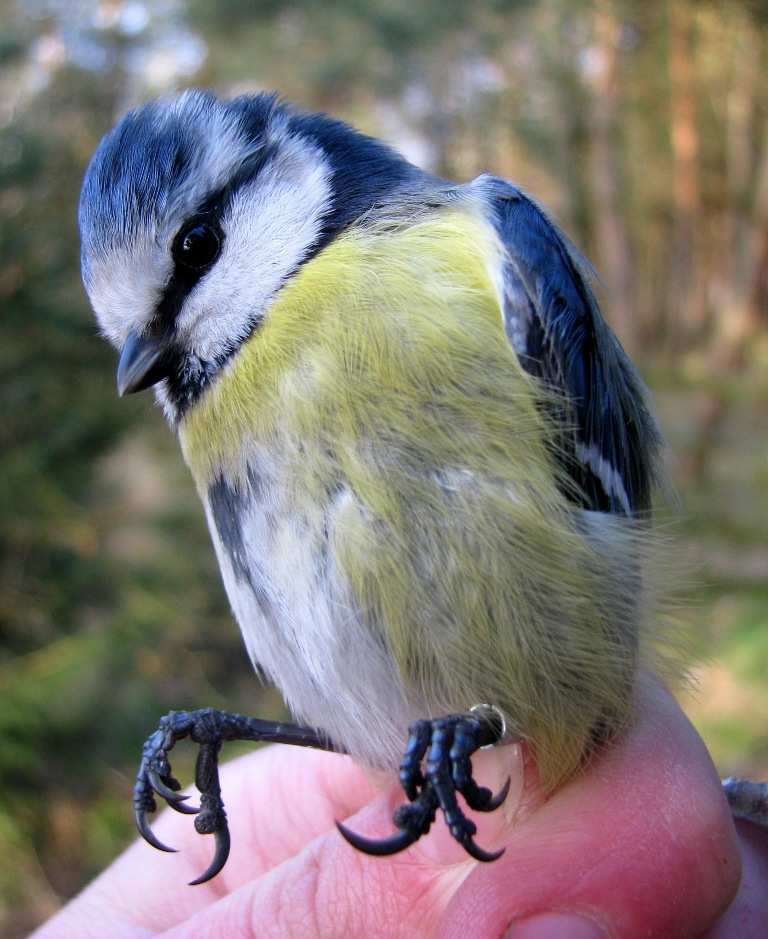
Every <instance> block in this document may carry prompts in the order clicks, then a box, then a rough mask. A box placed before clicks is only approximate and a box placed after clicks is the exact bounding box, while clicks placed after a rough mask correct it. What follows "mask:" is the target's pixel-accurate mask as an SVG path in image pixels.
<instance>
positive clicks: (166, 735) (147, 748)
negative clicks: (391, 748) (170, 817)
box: [133, 708, 343, 884]
mask: <svg viewBox="0 0 768 939" xmlns="http://www.w3.org/2000/svg"><path fill="white" fill-rule="evenodd" d="M185 737H189V738H190V739H191V740H192V741H193V742H194V743H197V744H199V745H200V750H199V752H198V756H197V766H196V770H195V783H196V785H197V788H198V789H199V790H200V807H199V808H195V807H194V806H189V805H187V804H186V799H187V798H188V797H187V796H185V795H182V794H181V793H180V791H179V790H180V789H181V785H180V783H179V781H178V780H177V779H175V778H174V777H173V775H172V772H171V764H170V762H169V760H168V754H169V752H170V751H171V750H172V749H173V747H174V745H175V744H176V742H177V741H178V740H182V739H184V738H185ZM226 740H252V741H264V742H268V743H291V744H294V745H295V746H300V747H315V748H317V749H319V750H335V751H337V752H343V751H341V750H340V749H339V748H337V747H335V746H334V745H333V743H331V741H330V740H328V738H327V737H325V736H324V735H323V734H322V733H320V731H318V730H315V729H313V728H311V727H299V726H296V725H294V724H282V723H279V722H276V721H263V720H258V719H257V718H255V717H245V716H243V715H242V714H231V713H229V712H227V711H216V710H214V709H213V708H203V709H201V710H198V711H171V712H170V713H169V714H166V715H165V717H163V718H161V720H160V723H159V725H158V728H157V730H156V731H155V732H154V733H153V734H151V735H150V736H149V738H148V739H147V741H146V743H145V744H144V749H143V751H142V756H141V765H140V767H139V772H138V775H137V777H136V784H135V786H134V789H133V806H134V813H135V817H136V825H137V827H138V829H139V832H140V833H141V835H142V837H143V838H144V839H145V840H146V841H148V842H149V844H151V845H152V846H153V847H155V848H158V849H159V850H161V851H173V850H175V849H174V848H169V847H167V846H166V845H164V844H163V843H162V842H161V841H159V840H158V838H157V837H156V836H155V835H154V833H153V832H152V829H151V828H150V827H149V823H148V821H147V814H148V813H150V812H154V811H155V810H156V809H157V802H156V796H160V797H161V798H162V799H164V800H165V801H166V802H167V803H168V805H169V806H170V807H171V808H172V809H175V811H177V812H183V813H185V814H190V815H196V816H197V817H196V818H195V829H196V830H197V831H198V832H199V833H200V834H201V835H202V834H212V835H214V837H215V839H216V852H215V854H214V858H213V861H212V862H211V864H210V866H209V867H208V870H206V872H205V873H204V874H202V876H200V877H198V878H197V879H196V880H193V881H192V883H193V884H202V883H205V882H206V881H207V880H210V879H211V878H212V877H215V876H216V874H218V873H219V871H220V870H221V869H222V868H223V867H224V864H225V863H226V861H227V857H228V855H229V844H230V839H229V828H228V826H227V815H226V812H225V811H224V803H223V801H222V799H221V787H220V785H219V751H220V750H221V746H222V744H223V743H224V742H225V741H226Z"/></svg>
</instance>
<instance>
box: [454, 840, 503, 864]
mask: <svg viewBox="0 0 768 939" xmlns="http://www.w3.org/2000/svg"><path fill="white" fill-rule="evenodd" d="M460 843H461V846H462V848H464V850H465V851H466V852H467V854H469V855H471V856H472V857H473V858H474V859H475V860H476V861H483V863H486V864H487V863H489V862H490V861H497V860H498V859H499V858H500V857H501V855H502V854H503V853H504V850H505V849H504V848H500V849H499V850H498V851H486V850H485V849H484V848H481V847H480V846H479V845H476V844H475V842H474V841H473V840H472V838H465V839H463V840H462V841H461V842H460Z"/></svg>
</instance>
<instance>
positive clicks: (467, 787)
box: [337, 714, 510, 861]
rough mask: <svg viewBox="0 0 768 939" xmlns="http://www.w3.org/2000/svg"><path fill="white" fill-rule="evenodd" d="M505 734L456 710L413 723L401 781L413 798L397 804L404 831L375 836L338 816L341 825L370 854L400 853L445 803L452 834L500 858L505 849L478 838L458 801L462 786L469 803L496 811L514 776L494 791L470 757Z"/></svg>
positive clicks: (477, 853) (475, 850)
mask: <svg viewBox="0 0 768 939" xmlns="http://www.w3.org/2000/svg"><path fill="white" fill-rule="evenodd" d="M501 736H502V728H501V727H500V726H498V725H495V724H492V723H489V722H488V721H485V720H481V719H480V718H478V717H475V716H473V715H467V714H453V715H450V716H449V717H441V718H438V719H437V720H423V721H417V722H416V723H415V724H413V725H412V726H411V728H410V736H409V739H408V745H407V747H406V751H405V756H404V758H403V762H402V763H401V764H400V783H401V785H402V787H403V791H404V792H405V794H406V796H407V797H408V799H409V802H408V803H406V804H404V805H401V806H399V807H398V808H397V809H396V810H395V813H394V816H393V821H394V823H395V826H396V827H397V828H398V829H399V831H398V832H396V833H395V834H394V835H391V836H390V837H388V838H382V839H381V840H372V839H370V838H364V837H362V836H361V835H358V834H357V833H356V832H353V831H351V830H350V829H349V828H347V827H346V826H344V825H342V824H340V823H338V822H337V827H338V829H339V831H340V832H341V834H342V835H343V836H344V837H345V838H346V839H347V841H349V843H350V844H352V845H353V846H354V847H356V848H358V849H359V850H360V851H364V852H365V853H366V854H374V855H384V854H396V853H397V852H398V851H402V850H404V849H405V848H407V847H409V846H410V845H412V844H414V842H416V841H418V840H419V838H421V837H422V835H425V834H426V833H427V832H428V831H429V829H430V827H431V825H432V822H433V821H434V820H435V815H436V812H437V809H438V808H440V809H442V812H443V817H444V818H445V822H446V824H447V825H448V828H449V830H450V832H451V834H452V835H453V837H454V838H455V839H456V840H457V841H458V842H459V844H460V845H461V846H462V847H463V848H464V850H465V851H466V852H467V853H468V854H470V855H471V856H472V857H473V858H475V859H476V860H478V861H494V860H496V858H498V857H500V856H501V854H503V850H502V851H495V852H489V851H484V850H483V849H482V848H480V847H478V845H476V844H475V842H474V840H473V839H474V835H475V832H476V830H477V828H476V826H475V823H474V822H473V821H471V820H470V819H468V818H467V817H466V815H465V814H464V812H463V810H462V809H461V807H460V806H459V803H458V800H457V798H456V793H457V792H460V793H461V794H462V795H463V796H464V799H465V801H466V803H467V805H468V806H469V807H470V808H472V809H476V810H477V811H480V812H492V811H493V810H494V809H497V808H498V807H499V806H500V805H501V803H502V802H503V801H504V799H505V798H506V797H507V793H508V792H509V783H510V781H509V780H507V782H506V783H505V785H504V786H503V788H502V789H501V791H500V792H499V793H498V794H497V795H495V796H494V795H493V793H492V792H491V790H490V789H486V788H485V787H484V786H478V785H477V783H476V782H475V780H474V779H473V777H472V763H471V760H470V757H471V755H472V754H473V753H474V752H475V751H476V750H479V749H480V748H481V747H485V746H488V745H490V744H494V743H497V742H498V741H499V739H500V738H501ZM422 764H423V769H422Z"/></svg>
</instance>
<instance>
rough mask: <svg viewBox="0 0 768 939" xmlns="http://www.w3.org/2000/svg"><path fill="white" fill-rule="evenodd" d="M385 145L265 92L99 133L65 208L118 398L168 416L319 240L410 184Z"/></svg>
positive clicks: (189, 103) (189, 98) (201, 102)
mask: <svg viewBox="0 0 768 939" xmlns="http://www.w3.org/2000/svg"><path fill="white" fill-rule="evenodd" d="M416 175H417V171H416V170H415V169H414V168H413V167H412V166H411V165H410V164H408V163H407V162H406V161H405V160H404V159H402V158H401V157H399V156H398V155H397V154H396V153H394V152H393V151H392V150H390V149H389V148H387V147H386V146H384V145H383V144H381V143H379V142H378V141H375V140H372V139H371V138H368V137H365V136H363V135H361V134H359V133H357V132H356V131H354V130H352V129H351V128H350V127H348V126H346V125H345V124H342V123H340V122H338V121H333V120H331V119H330V118H327V117H325V116H323V115H313V114H302V113H299V112H295V111H293V110H292V109H290V108H289V107H287V106H286V105H284V104H281V103H280V102H278V100H277V99H276V97H275V96H274V95H267V94H263V95H256V96H247V97H241V98H235V99H233V100H230V101H222V100H219V99H218V98H216V96H215V95H213V94H211V93H209V92H204V91H194V90H193V91H186V92H184V93H182V94H181V95H178V96H176V97H172V98H167V99H158V100H156V101H152V102H150V103H148V104H146V105H144V106H143V107H141V108H139V109H137V110H135V111H131V112H130V113H128V114H127V115H126V116H125V117H124V118H123V119H122V120H121V121H120V123H119V124H118V125H117V126H116V127H115V128H114V129H113V130H112V131H110V132H109V133H108V134H107V135H106V136H105V137H104V139H103V140H102V141H101V144H100V145H99V147H98V149H97V151H96V153H95V154H94V156H93V159H92V160H91V163H90V165H89V167H88V170H87V173H86V176H85V180H84V182H83V188H82V193H81V197H80V207H79V224H80V234H81V245H82V247H81V256H82V270H83V281H84V283H85V287H86V290H87V292H88V295H89V297H90V300H91V303H92V305H93V308H94V310H95V313H96V317H97V319H98V321H99V324H100V326H101V329H102V331H103V332H104V333H105V335H106V336H107V337H108V339H109V340H110V341H111V342H112V343H113V344H114V345H115V346H116V347H117V348H118V349H119V350H120V363H119V366H118V375H117V381H118V390H119V392H120V394H129V393H131V392H136V391H141V390H143V389H144V388H148V387H150V386H153V385H156V386H157V388H158V392H159V395H160V398H161V400H162V401H163V403H164V405H165V408H166V412H167V414H168V416H169V417H170V418H171V420H175V419H178V418H179V417H180V416H181V415H182V414H183V413H184V410H185V409H186V408H187V407H188V406H189V405H190V404H192V403H193V402H194V401H195V399H196V398H197V396H198V395H199V394H200V393H201V392H202V391H203V390H204V389H205V387H206V386H207V385H208V384H209V383H210V382H211V381H213V380H214V379H215V376H216V374H217V373H218V372H219V371H220V369H222V368H223V367H224V366H225V364H226V362H227V361H228V359H229V358H230V357H231V356H232V355H233V354H234V353H236V351H237V350H238V348H239V347H240V346H241V345H242V343H243V342H244V341H245V340H246V339H247V338H248V337H249V336H250V335H251V334H252V333H253V332H254V331H255V330H256V329H258V327H259V324H260V323H261V322H262V321H263V320H264V318H265V317H266V316H267V315H268V311H269V307H270V304H271V301H272V300H273V298H274V297H275V295H276V293H277V292H278V290H279V289H280V287H281V286H282V285H283V284H284V283H285V282H286V280H287V279H289V278H290V277H291V275H292V274H293V273H294V272H295V271H296V270H297V269H298V267H299V266H300V265H301V264H302V263H303V262H304V261H306V260H307V259H308V258H310V257H312V256H313V255H314V254H315V253H317V251H319V250H321V249H322V247H323V246H324V245H325V244H326V243H327V242H328V241H329V240H331V239H332V238H333V237H334V235H335V234H336V233H337V232H338V231H341V230H342V229H343V228H345V227H346V226H348V225H349V224H350V223H351V222H352V221H354V219H355V218H358V217H359V216H360V215H362V214H364V213H365V212H366V211H367V210H369V209H370V208H371V206H373V205H374V204H376V203H377V201H379V200H381V199H383V198H385V197H386V196H387V194H388V193H390V192H392V191H393V190H394V189H396V188H398V187H399V186H402V185H404V184H407V183H408V181H409V180H412V179H414V178H415V177H416Z"/></svg>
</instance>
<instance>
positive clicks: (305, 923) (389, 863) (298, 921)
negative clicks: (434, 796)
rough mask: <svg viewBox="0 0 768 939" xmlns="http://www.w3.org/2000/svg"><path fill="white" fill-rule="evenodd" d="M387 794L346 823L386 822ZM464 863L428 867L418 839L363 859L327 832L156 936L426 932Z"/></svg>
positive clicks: (321, 938)
mask: <svg viewBox="0 0 768 939" xmlns="http://www.w3.org/2000/svg"><path fill="white" fill-rule="evenodd" d="M392 797H393V793H392V792H388V793H382V794H380V795H379V796H378V797H377V798H376V799H375V800H374V801H373V802H372V803H371V804H370V805H368V806H366V808H365V809H363V811H361V812H360V813H358V814H357V815H356V816H355V817H354V818H353V819H352V820H351V822H350V824H353V825H354V826H355V827H356V828H365V829H371V830H374V831H378V830H381V829H383V828H385V827H386V826H387V825H388V824H391V822H390V821H389V819H390V817H391V809H392ZM467 867H468V865H467V864H466V863H464V864H461V865H455V864H454V865H444V866H442V867H436V866H435V865H434V863H432V862H431V861H430V860H428V859H426V858H425V857H424V855H423V852H420V851H419V848H418V845H417V846H415V847H414V848H413V849H412V850H411V851H408V852H405V853H403V854H400V855H396V856H395V857H392V858H371V857H368V856H367V855H364V854H361V853H360V852H358V851H355V850H353V849H352V848H350V846H349V845H348V844H347V843H346V842H345V841H344V840H343V839H342V838H341V836H340V835H339V834H338V833H337V832H336V831H333V832H329V833H326V834H324V835H321V836H320V837H319V838H318V839H316V840H315V841H314V842H313V843H312V844H310V845H308V846H306V847H305V848H304V850H303V851H302V852H300V853H299V854H298V855H297V856H296V857H293V858H291V859H289V860H287V861H285V862H284V863H283V864H281V865H280V866H278V867H276V868H273V869H272V870H270V871H268V872H267V873H266V874H264V875H263V876H262V877H260V878H257V879H256V880H253V881H251V882H249V883H246V884H243V885H242V886H241V887H240V888H239V889H238V890H237V891H235V892H234V893H233V894H231V895H230V896H227V897H224V898H222V899H221V900H219V901H218V902H217V903H214V904H212V905H211V906H209V907H207V908H206V909H204V910H202V911H199V912H198V913H197V914H196V915H194V916H192V917H191V918H190V919H188V920H187V921H186V922H184V923H179V924H178V925H176V926H174V927H173V928H172V929H170V930H168V931H167V932H165V933H163V934H162V937H161V939H229V937H236V939H246V937H248V939H250V937H255V936H258V937H259V939H329V937H332V936H345V937H347V936H348V937H351V939H402V937H404V936H425V937H426V936H430V935H433V934H434V930H435V929H436V927H437V924H438V922H439V920H440V916H441V914H442V912H443V910H444V909H445V905H446V903H447V902H448V900H449V899H450V897H451V895H452V894H453V892H454V891H455V889H456V887H457V886H458V884H459V883H460V882H461V880H462V879H463V877H464V876H465V873H466V869H467Z"/></svg>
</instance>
